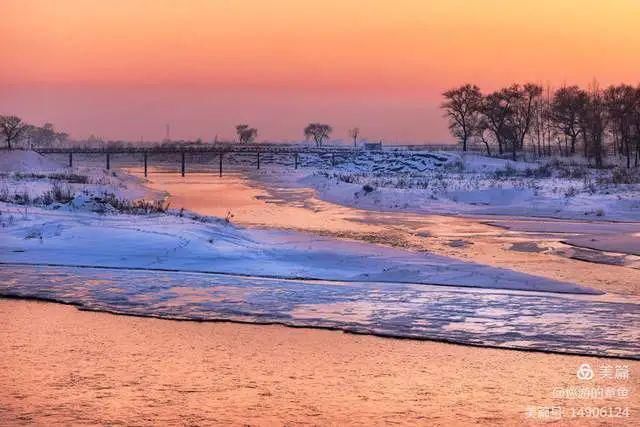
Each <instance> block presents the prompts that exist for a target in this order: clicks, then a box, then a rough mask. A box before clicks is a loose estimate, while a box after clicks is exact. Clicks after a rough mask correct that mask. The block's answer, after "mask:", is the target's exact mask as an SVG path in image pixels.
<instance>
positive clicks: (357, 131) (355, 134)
mask: <svg viewBox="0 0 640 427" xmlns="http://www.w3.org/2000/svg"><path fill="white" fill-rule="evenodd" d="M359 135H360V129H359V128H353V129H349V138H351V139H352V140H353V147H354V148H355V147H357V146H358V136H359Z"/></svg>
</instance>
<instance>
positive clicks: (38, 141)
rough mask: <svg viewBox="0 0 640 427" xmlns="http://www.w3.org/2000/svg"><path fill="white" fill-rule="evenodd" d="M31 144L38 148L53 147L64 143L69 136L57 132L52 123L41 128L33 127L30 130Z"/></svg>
mask: <svg viewBox="0 0 640 427" xmlns="http://www.w3.org/2000/svg"><path fill="white" fill-rule="evenodd" d="M28 134H29V137H30V138H31V143H32V144H33V145H34V146H36V147H51V146H52V145H55V144H58V143H61V142H64V141H66V140H67V138H68V137H69V135H67V134H66V133H64V132H56V130H55V128H54V127H53V125H52V124H51V123H45V124H44V125H42V127H40V126H31V127H30V128H29V130H28Z"/></svg>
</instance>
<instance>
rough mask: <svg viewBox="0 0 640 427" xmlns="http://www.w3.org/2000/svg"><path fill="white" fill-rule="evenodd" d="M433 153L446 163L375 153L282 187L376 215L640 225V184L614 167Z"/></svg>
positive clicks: (309, 174) (409, 155)
mask: <svg viewBox="0 0 640 427" xmlns="http://www.w3.org/2000/svg"><path fill="white" fill-rule="evenodd" d="M434 154H435V155H436V156H438V157H439V158H442V161H436V160H433V159H431V160H430V161H428V162H426V161H425V162H423V163H421V165H420V166H419V167H409V166H407V165H412V164H415V162H416V160H415V155H414V154H412V153H410V152H409V153H406V154H405V157H406V158H405V160H404V161H400V160H398V159H395V160H394V162H395V163H393V162H392V163H390V164H387V163H382V164H379V163H378V162H377V160H376V158H375V156H373V155H372V156H370V157H366V158H365V159H357V160H355V161H346V162H344V163H342V164H341V165H340V166H339V167H337V168H336V169H329V170H326V169H321V168H318V169H317V170H313V169H312V170H311V171H309V170H307V171H306V174H305V175H303V176H300V175H299V176H298V178H297V179H296V181H292V180H288V182H287V179H286V178H284V179H283V182H285V183H286V184H287V185H298V186H309V187H312V188H314V189H315V190H316V191H317V193H318V196H319V197H320V198H322V199H324V200H327V201H330V202H334V203H338V204H342V205H346V206H352V207H358V208H362V209H370V210H382V211H407V212H417V213H439V214H466V215H511V216H513V215H518V216H536V217H553V218H568V219H592V220H616V221H640V184H613V183H611V182H610V181H611V179H610V175H611V174H612V171H610V170H604V171H598V170H594V169H589V168H587V167H586V166H584V165H573V164H567V165H562V164H559V165H555V164H553V163H550V164H549V165H546V166H545V164H544V163H530V162H513V161H510V160H503V159H496V158H488V157H483V156H479V155H471V154H467V155H458V154H455V153H444V154H443V153H434ZM393 164H396V165H397V164H402V165H403V166H402V167H401V168H394V167H393ZM395 169H398V170H397V171H396V170H395ZM631 173H636V174H637V173H638V171H635V172H634V171H632V172H631ZM572 174H573V175H575V176H574V177H572Z"/></svg>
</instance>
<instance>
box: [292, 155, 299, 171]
mask: <svg viewBox="0 0 640 427" xmlns="http://www.w3.org/2000/svg"><path fill="white" fill-rule="evenodd" d="M293 164H294V165H295V166H294V169H298V153H295V154H294V155H293Z"/></svg>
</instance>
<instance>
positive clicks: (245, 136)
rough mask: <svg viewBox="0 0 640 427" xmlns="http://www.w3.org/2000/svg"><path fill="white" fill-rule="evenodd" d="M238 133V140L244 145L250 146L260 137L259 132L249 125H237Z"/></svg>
mask: <svg viewBox="0 0 640 427" xmlns="http://www.w3.org/2000/svg"><path fill="white" fill-rule="evenodd" d="M236 133H237V134H238V139H239V140H240V142H241V143H243V144H249V143H251V142H253V141H254V140H255V139H256V137H257V136H258V130H257V129H255V128H250V127H249V125H237V126H236Z"/></svg>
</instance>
